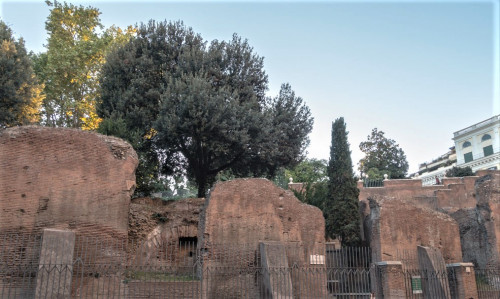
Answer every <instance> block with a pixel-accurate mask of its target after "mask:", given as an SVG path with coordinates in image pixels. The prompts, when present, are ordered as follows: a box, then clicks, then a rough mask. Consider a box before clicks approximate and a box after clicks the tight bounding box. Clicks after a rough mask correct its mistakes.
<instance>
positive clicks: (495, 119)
mask: <svg viewBox="0 0 500 299" xmlns="http://www.w3.org/2000/svg"><path fill="white" fill-rule="evenodd" d="M495 122H499V123H500V114H498V115H495V116H493V117H490V118H488V119H486V120H483V121H481V122H478V123H477V124H474V125H472V126H469V127H467V128H465V129H462V130H459V131H456V132H454V133H453V140H455V139H457V137H458V136H460V135H462V134H465V133H468V132H471V131H474V130H477V129H480V128H482V127H486V126H487V125H489V124H492V123H495Z"/></svg>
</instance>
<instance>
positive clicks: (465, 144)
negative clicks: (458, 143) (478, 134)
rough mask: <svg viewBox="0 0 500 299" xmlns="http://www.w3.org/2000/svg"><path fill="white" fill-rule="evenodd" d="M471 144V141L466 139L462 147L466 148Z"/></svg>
mask: <svg viewBox="0 0 500 299" xmlns="http://www.w3.org/2000/svg"><path fill="white" fill-rule="evenodd" d="M469 146H471V144H470V142H469V141H466V142H464V144H463V145H462V148H466V147H469Z"/></svg>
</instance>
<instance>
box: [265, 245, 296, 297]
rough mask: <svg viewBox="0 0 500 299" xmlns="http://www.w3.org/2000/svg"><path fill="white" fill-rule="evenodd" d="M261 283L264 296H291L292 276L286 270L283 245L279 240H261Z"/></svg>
mask: <svg viewBox="0 0 500 299" xmlns="http://www.w3.org/2000/svg"><path fill="white" fill-rule="evenodd" d="M259 250H260V255H261V266H262V269H263V270H264V273H263V274H262V284H263V286H264V290H265V294H263V295H264V297H265V298H273V299H274V298H283V299H292V298H293V288H292V277H291V275H290V272H289V271H288V260H287V256H286V251H285V246H284V245H283V243H281V242H271V241H267V242H261V243H260V244H259Z"/></svg>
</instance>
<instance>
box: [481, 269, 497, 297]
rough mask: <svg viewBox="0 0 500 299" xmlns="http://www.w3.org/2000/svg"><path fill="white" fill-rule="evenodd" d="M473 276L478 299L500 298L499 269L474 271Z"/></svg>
mask: <svg viewBox="0 0 500 299" xmlns="http://www.w3.org/2000/svg"><path fill="white" fill-rule="evenodd" d="M475 274H476V285H477V293H478V296H479V298H481V299H498V298H500V269H486V270H482V269H480V270H475Z"/></svg>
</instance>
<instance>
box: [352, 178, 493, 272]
mask: <svg viewBox="0 0 500 299" xmlns="http://www.w3.org/2000/svg"><path fill="white" fill-rule="evenodd" d="M442 184H443V185H438V186H421V181H420V180H388V181H384V187H382V188H363V187H362V184H358V188H360V191H361V192H360V205H361V211H362V216H363V218H364V219H365V221H364V224H365V225H364V226H363V228H364V235H365V237H366V238H367V239H368V240H371V239H373V237H374V234H375V235H377V234H378V233H379V232H378V231H377V225H375V224H376V221H375V220H373V219H379V218H380V219H382V218H383V216H382V215H379V213H380V211H379V210H378V209H373V208H370V207H372V205H373V203H372V201H369V200H368V199H369V198H372V199H375V201H377V200H378V199H390V198H397V199H399V200H402V201H403V202H404V203H405V204H406V205H408V208H410V207H411V209H415V208H416V207H419V208H420V209H421V210H422V211H426V210H429V209H430V210H434V212H435V213H437V214H436V215H437V216H436V217H438V215H441V216H440V217H444V216H443V215H445V216H446V215H449V216H451V217H452V218H453V219H454V220H455V222H456V224H457V226H458V228H459V236H460V240H461V249H462V252H463V257H462V258H463V259H462V260H460V261H464V262H473V263H474V264H475V265H476V267H478V268H486V267H494V268H496V267H499V266H500V240H499V236H500V235H499V234H500V221H498V220H497V219H500V205H499V201H500V171H498V170H482V171H478V172H477V173H476V176H471V177H464V178H444V179H443V182H442ZM419 211H420V210H415V211H414V212H412V213H414V214H413V215H412V213H408V214H406V216H405V217H408V219H418V218H422V217H424V216H421V215H420V213H421V212H419ZM426 213H427V214H428V212H426ZM424 214H425V213H424ZM388 216H389V217H393V216H391V215H388ZM394 216H396V217H397V216H398V215H394ZM424 218H425V217H424ZM411 221H413V220H411ZM374 225H375V226H374ZM393 225H395V224H393ZM395 229H396V228H395ZM397 229H399V228H397ZM428 229H429V226H428V225H426V224H425V223H421V224H419V225H418V226H416V227H415V232H413V233H411V232H410V231H408V233H410V234H411V235H415V234H418V233H420V232H421V231H423V230H428ZM385 236H386V237H387V238H390V235H385ZM377 238H383V236H382V237H380V236H378V237H375V239H377ZM392 238H393V239H394V237H392ZM382 243H383V242H382ZM377 244H378V243H376V244H375V245H373V244H372V246H378V245H377ZM394 245H396V244H394ZM422 245H424V246H433V245H426V244H422ZM398 246H399V247H398V249H399V250H406V245H404V244H401V245H398ZM434 247H438V248H439V246H434ZM443 255H444V253H443ZM445 257H446V256H445Z"/></svg>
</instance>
